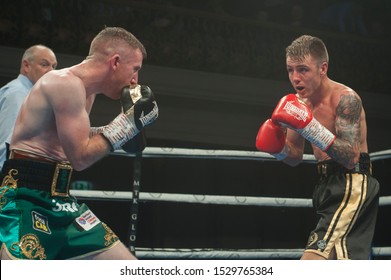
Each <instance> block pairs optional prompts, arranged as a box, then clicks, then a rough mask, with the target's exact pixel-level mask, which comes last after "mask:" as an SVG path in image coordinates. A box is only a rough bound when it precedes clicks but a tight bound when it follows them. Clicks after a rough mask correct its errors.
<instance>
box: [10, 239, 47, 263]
mask: <svg viewBox="0 0 391 280" xmlns="http://www.w3.org/2000/svg"><path fill="white" fill-rule="evenodd" d="M18 248H19V249H20V253H21V254H22V255H23V256H25V257H26V258H27V259H30V260H34V259H40V260H44V259H46V255H45V249H44V248H43V247H42V246H41V244H40V243H39V239H38V237H37V236H36V235H35V234H26V235H23V236H22V238H21V239H20V242H19V243H17V242H15V243H13V244H12V245H11V250H12V251H16V250H17V249H18Z"/></svg>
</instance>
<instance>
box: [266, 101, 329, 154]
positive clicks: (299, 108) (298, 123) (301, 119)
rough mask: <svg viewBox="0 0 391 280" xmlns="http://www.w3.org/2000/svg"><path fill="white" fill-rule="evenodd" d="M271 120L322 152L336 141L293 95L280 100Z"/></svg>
mask: <svg viewBox="0 0 391 280" xmlns="http://www.w3.org/2000/svg"><path fill="white" fill-rule="evenodd" d="M272 120H273V121H274V122H277V123H279V124H280V125H282V126H286V127H289V128H291V129H293V130H294V131H296V132H297V133H299V134H300V135H301V136H303V137H304V138H305V139H307V140H308V141H309V142H311V143H312V144H313V145H315V146H316V147H318V148H319V149H321V150H322V151H323V152H326V151H327V150H328V149H329V148H330V146H331V145H332V144H333V143H334V141H335V139H336V136H335V135H334V134H333V133H332V132H331V131H330V130H328V129H327V128H326V127H324V126H323V125H322V124H320V123H319V122H318V121H317V120H316V119H315V118H314V117H313V115H312V112H311V110H310V109H309V108H308V107H307V105H306V104H304V102H303V101H301V100H299V98H297V96H296V95H295V94H293V93H292V94H288V95H286V96H284V97H283V98H281V99H280V101H279V102H278V104H277V106H276V108H275V109H274V111H273V114H272Z"/></svg>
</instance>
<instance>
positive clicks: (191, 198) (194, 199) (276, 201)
mask: <svg viewBox="0 0 391 280" xmlns="http://www.w3.org/2000/svg"><path fill="white" fill-rule="evenodd" d="M70 193H71V195H74V196H76V197H79V198H83V199H90V200H93V199H109V200H132V199H133V193H132V192H125V191H97V190H95V191H94V190H70ZM138 200H139V201H140V202H151V201H158V202H178V203H180V202H181V203H199V204H218V205H238V206H239V205H242V206H266V207H306V208H308V207H312V199H310V198H286V197H254V196H229V195H205V194H181V193H154V192H140V193H139V197H138ZM387 205H391V196H382V197H380V201H379V206H387Z"/></svg>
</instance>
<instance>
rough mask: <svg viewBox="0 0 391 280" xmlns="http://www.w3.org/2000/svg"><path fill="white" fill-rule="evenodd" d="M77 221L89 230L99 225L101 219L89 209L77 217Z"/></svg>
mask: <svg viewBox="0 0 391 280" xmlns="http://www.w3.org/2000/svg"><path fill="white" fill-rule="evenodd" d="M75 221H76V223H77V224H78V225H79V226H81V227H82V228H83V229H84V230H86V231H88V230H90V229H92V228H93V227H95V226H96V225H98V224H99V223H100V220H99V219H98V217H97V216H95V214H94V213H92V211H91V210H87V211H86V212H84V213H83V214H81V215H80V216H79V217H77V218H76V220H75Z"/></svg>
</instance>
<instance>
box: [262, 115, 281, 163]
mask: <svg viewBox="0 0 391 280" xmlns="http://www.w3.org/2000/svg"><path fill="white" fill-rule="evenodd" d="M285 139H286V131H285V130H284V129H283V128H282V127H281V126H280V125H279V124H278V123H275V122H273V121H272V120H271V119H268V120H266V121H265V122H264V123H263V124H262V125H261V127H260V128H259V131H258V134H257V138H256V140H255V146H256V148H257V149H258V150H259V151H262V152H266V153H269V154H271V155H272V156H274V157H275V158H276V159H277V160H283V159H285V158H286V157H287V156H288V153H287V148H285Z"/></svg>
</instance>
